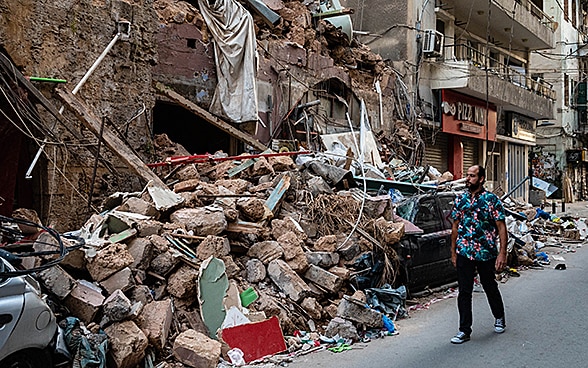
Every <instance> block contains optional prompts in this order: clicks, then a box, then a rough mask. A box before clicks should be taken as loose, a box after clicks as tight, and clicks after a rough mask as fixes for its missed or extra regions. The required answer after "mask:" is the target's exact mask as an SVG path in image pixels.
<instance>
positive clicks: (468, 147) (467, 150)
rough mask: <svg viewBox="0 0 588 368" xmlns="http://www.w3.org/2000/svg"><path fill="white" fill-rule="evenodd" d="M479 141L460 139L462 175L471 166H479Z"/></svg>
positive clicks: (467, 138)
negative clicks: (461, 146)
mask: <svg viewBox="0 0 588 368" xmlns="http://www.w3.org/2000/svg"><path fill="white" fill-rule="evenodd" d="M480 142H481V141H480V140H479V139H475V138H470V137H461V143H462V144H463V171H464V173H465V172H466V171H467V170H468V169H469V168H470V167H471V166H473V165H478V164H480Z"/></svg>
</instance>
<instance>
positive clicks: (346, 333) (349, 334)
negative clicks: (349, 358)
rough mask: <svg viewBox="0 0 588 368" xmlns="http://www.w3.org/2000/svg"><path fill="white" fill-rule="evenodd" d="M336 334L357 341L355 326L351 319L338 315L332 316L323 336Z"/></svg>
mask: <svg viewBox="0 0 588 368" xmlns="http://www.w3.org/2000/svg"><path fill="white" fill-rule="evenodd" d="M336 335H339V336H341V337H342V338H344V339H351V340H353V341H359V335H358V334H357V328H356V327H355V326H354V325H353V323H351V321H348V320H345V319H343V318H340V317H335V318H333V319H332V320H331V321H330V322H329V325H328V326H327V329H326V330H325V336H327V337H333V336H336Z"/></svg>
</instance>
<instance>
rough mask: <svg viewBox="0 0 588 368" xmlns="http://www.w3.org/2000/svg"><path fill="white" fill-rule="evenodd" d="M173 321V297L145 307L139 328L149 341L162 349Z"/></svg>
mask: <svg viewBox="0 0 588 368" xmlns="http://www.w3.org/2000/svg"><path fill="white" fill-rule="evenodd" d="M171 321H172V302H171V299H167V300H161V301H155V302H151V303H149V304H147V305H145V306H144V307H143V311H142V312H141V315H140V316H139V319H138V325H139V328H141V330H142V331H143V333H144V334H145V336H147V339H148V340H149V343H150V344H152V345H153V346H155V347H156V348H157V349H158V350H162V349H163V347H164V346H165V343H166V341H167V337H168V335H169V328H170V326H171Z"/></svg>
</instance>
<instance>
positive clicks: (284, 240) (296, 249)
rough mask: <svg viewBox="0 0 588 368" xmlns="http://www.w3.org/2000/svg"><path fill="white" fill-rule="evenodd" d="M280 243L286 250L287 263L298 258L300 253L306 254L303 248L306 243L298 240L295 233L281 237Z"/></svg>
mask: <svg viewBox="0 0 588 368" xmlns="http://www.w3.org/2000/svg"><path fill="white" fill-rule="evenodd" d="M277 240H278V243H280V246H281V247H282V249H283V250H284V259H285V260H286V261H289V260H291V259H292V258H294V257H296V256H297V255H299V254H300V253H304V250H303V249H302V246H303V245H304V242H303V241H302V240H300V239H299V238H298V236H297V235H296V233H294V232H293V231H288V232H286V233H284V234H283V235H281V236H280V237H279V238H278V239H277Z"/></svg>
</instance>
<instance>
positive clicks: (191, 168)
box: [176, 164, 200, 181]
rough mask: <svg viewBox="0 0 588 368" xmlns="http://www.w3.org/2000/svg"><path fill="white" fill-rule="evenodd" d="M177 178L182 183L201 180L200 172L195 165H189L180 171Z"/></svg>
mask: <svg viewBox="0 0 588 368" xmlns="http://www.w3.org/2000/svg"><path fill="white" fill-rule="evenodd" d="M176 178H177V179H178V180H180V181H186V180H190V179H200V173H199V172H198V169H197V168H196V165H195V164H187V165H184V166H183V167H182V168H181V169H180V170H178V172H177V173H176Z"/></svg>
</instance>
